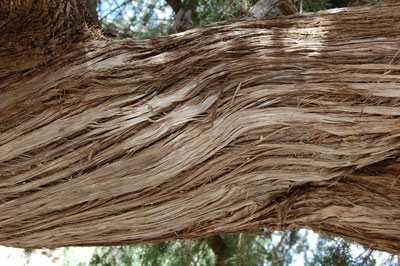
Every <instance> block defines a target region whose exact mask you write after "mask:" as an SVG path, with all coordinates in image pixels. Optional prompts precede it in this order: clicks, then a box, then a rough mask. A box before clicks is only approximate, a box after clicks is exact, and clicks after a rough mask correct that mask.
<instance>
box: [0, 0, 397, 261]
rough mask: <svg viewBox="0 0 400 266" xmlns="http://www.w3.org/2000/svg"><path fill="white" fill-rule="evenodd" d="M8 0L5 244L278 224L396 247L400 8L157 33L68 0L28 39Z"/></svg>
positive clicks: (1, 220)
mask: <svg viewBox="0 0 400 266" xmlns="http://www.w3.org/2000/svg"><path fill="white" fill-rule="evenodd" d="M2 2H4V1H2ZM5 2H8V1H5ZM26 2H28V3H31V4H32V5H33V6H34V5H35V4H33V1H26ZM34 2H46V1H34ZM59 2H60V3H61V2H62V1H61V0H59ZM72 2H74V1H72ZM41 4H43V3H41ZM20 5H24V4H20ZM36 5H37V6H34V7H37V8H38V10H39V9H40V8H39V7H40V6H39V5H40V4H36ZM0 7H1V8H0V10H5V11H1V12H0V100H1V101H0V114H1V115H0V244H2V245H7V246H14V247H25V248H33V247H49V248H50V247H59V246H69V245H74V246H81V245H120V244H135V243H145V242H155V241H163V240H168V239H174V238H197V237H202V236H208V235H214V234H220V233H224V232H239V231H246V230H262V228H263V227H267V228H269V229H274V230H284V229H292V228H309V229H313V230H319V231H324V232H328V233H332V234H336V235H339V236H342V237H345V238H346V239H349V240H353V241H357V242H358V243H361V244H364V245H366V246H368V247H370V248H372V249H380V250H385V251H388V252H393V253H400V244H399V243H400V179H399V176H400V162H399V155H400V140H399V137H400V98H399V97H400V85H399V79H400V65H399V62H400V52H399V51H400V4H399V3H386V4H380V5H375V6H365V7H361V8H346V9H333V10H327V11H324V12H318V13H315V14H310V13H309V14H301V15H294V16H290V17H284V18H275V19H269V20H238V21H234V22H221V23H216V24H212V25H209V26H206V27H203V28H197V29H192V30H188V31H185V32H182V33H178V34H174V35H170V36H166V37H160V38H156V39H151V40H122V39H116V38H115V39H110V38H107V37H104V36H103V35H102V34H101V32H99V30H98V29H97V28H96V27H91V28H88V27H86V26H85V25H86V24H85V23H83V22H82V23H83V24H85V25H84V26H82V25H83V24H82V23H80V22H81V21H82V19H81V18H80V17H79V16H78V15H74V14H72V13H71V14H72V15H71V14H70V13H68V12H77V11H70V9H68V8H67V6H64V7H65V8H64V9H62V10H61V11H60V12H61V13H57V14H58V16H59V17H61V18H63V19H65V21H63V22H65V23H61V22H60V23H59V24H57V26H54V27H55V28H54V32H53V30H50V27H49V26H48V28H46V27H44V26H43V27H42V28H43V29H44V28H46V29H48V31H49V34H47V35H46V34H44V33H43V34H36V35H35V34H33V35H32V39H31V40H30V41H28V39H27V38H26V36H28V35H29V32H28V31H30V30H32V31H34V30H35V29H37V30H38V31H39V30H42V28H41V27H39V26H37V28H34V27H33V28H32V29H27V28H26V29H25V31H24V32H23V31H22V30H21V27H23V25H24V24H23V22H24V21H22V22H21V23H20V24H18V25H20V26H15V25H14V24H12V23H11V22H12V21H14V20H13V19H17V18H14V17H12V18H11V16H12V12H11V11H10V10H9V9H7V8H4V9H3V7H4V3H2V5H1V6H0ZM47 8H48V14H50V15H53V14H56V12H55V10H57V8H58V6H56V7H52V6H50V7H47ZM46 10H47V9H46ZM7 12H9V13H7ZM21 12H25V11H24V10H23V11H21ZM26 12H28V11H26ZM32 14H35V13H32ZM50 15H49V16H50ZM31 16H33V15H31ZM38 16H39V15H38ZM20 19H21V20H22V19H23V18H20ZM31 19H32V21H34V22H35V17H34V16H33V17H31ZM74 19H76V20H74ZM42 20H45V19H42ZM42 20H39V19H37V21H36V23H38V25H40V23H44V24H43V25H50V24H46V23H53V20H52V19H49V21H46V20H45V21H44V22H43V21H42ZM68 20H71V21H73V22H76V21H78V22H79V23H78V22H76V23H67V22H66V21H68ZM26 23H27V22H26ZM13 25H14V26H13ZM51 25H53V24H51ZM89 26H90V25H89ZM12 27H16V28H17V29H19V30H21V31H15V28H12ZM18 27H20V28H18ZM57 27H58V28H57ZM85 27H86V28H85ZM51 29H53V28H51ZM41 32H43V31H41ZM68 36H74V37H68ZM22 37H23V38H22ZM21 38H22V39H21ZM16 40H24V41H25V42H22V41H21V42H16ZM40 44H41V45H40Z"/></svg>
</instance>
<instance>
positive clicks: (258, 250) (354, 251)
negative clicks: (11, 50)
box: [27, 0, 400, 266]
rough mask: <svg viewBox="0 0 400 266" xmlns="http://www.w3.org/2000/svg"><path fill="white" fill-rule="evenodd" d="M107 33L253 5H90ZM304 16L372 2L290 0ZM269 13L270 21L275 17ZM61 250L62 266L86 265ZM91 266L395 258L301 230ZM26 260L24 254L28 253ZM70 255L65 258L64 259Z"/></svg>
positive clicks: (119, 254)
mask: <svg viewBox="0 0 400 266" xmlns="http://www.w3.org/2000/svg"><path fill="white" fill-rule="evenodd" d="M93 1H95V2H96V6H97V13H98V18H99V21H100V23H101V24H102V26H103V27H104V29H105V31H106V32H110V33H112V34H114V35H115V36H118V37H122V38H131V39H145V38H153V37H157V36H163V35H168V34H171V33H173V21H174V16H175V14H176V13H177V11H178V10H179V9H180V8H183V9H184V10H192V20H193V22H194V25H195V26H196V27H200V26H203V25H206V24H210V23H213V22H216V21H223V20H234V19H237V18H240V17H242V16H245V15H246V13H247V11H248V10H249V8H250V7H251V6H252V5H254V4H255V2H257V0H214V1H212V0H160V1H157V0H137V1H131V0H129V1H128V0H93ZM292 2H293V4H295V5H296V6H297V8H298V10H299V9H300V4H301V5H302V10H303V12H314V11H318V10H324V9H328V8H336V7H347V6H356V5H361V4H368V2H370V3H373V2H376V1H374V0H369V1H368V0H363V1H361V0H303V1H301V0H293V1H292ZM280 15H281V13H280V11H279V10H273V11H272V12H271V13H270V16H280ZM68 250H69V249H68V248H66V249H65V251H64V253H63V254H64V256H65V257H66V258H65V259H64V265H86V264H87V263H86V262H85V263H84V262H79V259H78V260H77V259H76V258H75V259H72V258H71V256H74V255H71V254H72V253H68V252H67V251H68ZM91 252H93V253H92V255H91V258H90V263H89V264H90V265H104V266H108V265H110V266H111V265H122V266H124V265H148V266H162V265H173V266H175V265H177V266H179V265H195V266H200V265H207V266H208V265H216V266H220V265H243V266H245V265H254V266H255V265H321V266H322V265H337V266H341V265H343V266H344V265H399V264H400V259H399V256H396V255H394V254H388V253H383V252H378V251H373V250H371V249H369V248H367V247H362V246H360V245H357V244H354V243H349V242H346V241H345V240H343V239H341V238H339V237H334V236H329V235H325V234H322V233H318V235H317V234H315V233H313V232H311V231H307V230H305V229H301V230H288V231H285V232H271V231H269V230H267V229H264V231H262V232H243V233H236V234H223V235H216V236H211V237H208V238H202V239H197V240H196V239H193V240H175V241H168V242H162V243H155V244H145V245H136V246H114V247H96V248H93V249H92V250H91ZM27 256H29V251H27ZM68 256H70V257H68Z"/></svg>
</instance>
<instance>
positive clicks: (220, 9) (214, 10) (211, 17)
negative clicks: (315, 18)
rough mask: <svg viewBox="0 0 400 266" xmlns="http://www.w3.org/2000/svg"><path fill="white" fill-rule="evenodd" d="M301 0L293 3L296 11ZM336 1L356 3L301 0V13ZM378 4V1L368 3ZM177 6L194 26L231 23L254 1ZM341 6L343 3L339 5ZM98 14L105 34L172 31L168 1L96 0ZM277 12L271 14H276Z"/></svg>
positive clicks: (206, 0)
mask: <svg viewBox="0 0 400 266" xmlns="http://www.w3.org/2000/svg"><path fill="white" fill-rule="evenodd" d="M300 1H301V0H292V3H293V4H295V5H296V6H297V7H298V8H299V6H300ZM337 1H341V2H343V1H344V2H345V3H344V4H345V5H346V6H347V5H352V4H353V2H354V1H355V0H303V10H304V12H313V11H318V10H323V9H327V8H331V7H335V6H336V5H337V4H338V3H336V2H337ZM371 1H377V0H371ZM178 2H179V6H180V7H182V8H183V9H184V10H192V20H193V22H194V24H195V26H197V27H199V26H204V25H207V24H210V23H213V22H217V21H222V20H232V19H237V18H240V17H242V16H244V15H246V14H247V12H248V10H249V8H250V7H251V6H253V5H254V4H255V3H256V2H257V0H181V1H178ZM340 5H343V3H340ZM97 11H98V14H99V19H100V22H101V24H102V25H103V27H104V29H105V31H107V32H111V33H113V34H115V35H117V36H119V37H123V38H134V39H145V38H152V37H155V36H163V35H168V34H171V33H172V32H173V22H174V15H175V14H174V12H173V10H172V8H171V7H170V6H169V5H168V4H167V1H158V0H137V1H131V0H98V4H97ZM279 14H280V12H279V10H278V9H275V10H273V11H272V12H271V15H279Z"/></svg>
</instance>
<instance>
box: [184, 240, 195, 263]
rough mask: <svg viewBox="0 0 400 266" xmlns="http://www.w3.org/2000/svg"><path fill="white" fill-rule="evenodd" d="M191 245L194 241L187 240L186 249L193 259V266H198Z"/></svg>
mask: <svg viewBox="0 0 400 266" xmlns="http://www.w3.org/2000/svg"><path fill="white" fill-rule="evenodd" d="M191 243H192V240H190V239H188V240H186V248H187V251H188V254H189V257H190V259H191V260H192V262H193V265H194V266H197V263H196V261H195V260H194V258H193V255H192V251H190V245H191Z"/></svg>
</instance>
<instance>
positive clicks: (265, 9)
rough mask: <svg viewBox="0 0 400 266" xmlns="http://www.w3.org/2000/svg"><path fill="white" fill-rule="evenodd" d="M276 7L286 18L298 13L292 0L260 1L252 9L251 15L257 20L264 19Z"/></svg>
mask: <svg viewBox="0 0 400 266" xmlns="http://www.w3.org/2000/svg"><path fill="white" fill-rule="evenodd" d="M275 7H278V8H279V9H280V10H281V11H282V13H283V15H285V16H287V15H292V14H296V13H297V8H296V6H295V5H293V4H292V3H291V2H290V0H260V1H258V2H257V3H256V4H255V5H254V6H253V7H251V8H250V10H249V13H250V15H251V16H253V17H255V18H264V17H266V16H267V15H268V13H269V12H270V11H271V10H272V9H273V8H275Z"/></svg>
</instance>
